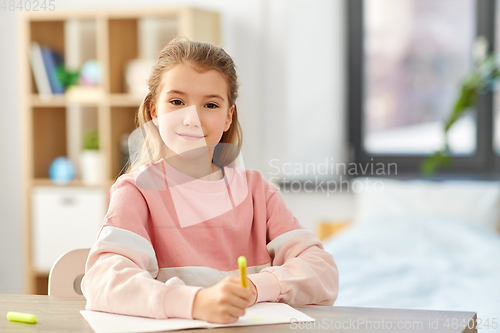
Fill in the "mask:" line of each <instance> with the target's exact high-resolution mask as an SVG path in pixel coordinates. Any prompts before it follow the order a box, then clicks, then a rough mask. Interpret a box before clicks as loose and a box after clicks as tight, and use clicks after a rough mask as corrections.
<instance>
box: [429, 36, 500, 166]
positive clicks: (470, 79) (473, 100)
mask: <svg viewBox="0 0 500 333" xmlns="http://www.w3.org/2000/svg"><path fill="white" fill-rule="evenodd" d="M473 55H474V59H475V62H476V63H475V66H474V68H473V70H472V71H471V72H470V73H469V74H468V75H467V76H466V77H465V78H464V79H463V81H462V83H461V86H460V93H459V95H458V97H457V99H456V100H455V103H454V105H453V109H452V110H451V113H450V115H449V116H448V119H447V120H446V122H445V124H444V125H445V126H444V129H443V130H444V135H445V141H444V144H443V147H442V148H441V149H440V150H438V151H436V152H434V154H433V155H431V156H428V157H426V158H425V159H424V161H423V162H422V164H421V165H420V170H421V172H422V173H423V174H424V175H433V174H435V173H436V172H437V171H439V169H442V168H446V167H448V166H450V165H451V163H452V157H451V152H450V147H449V145H448V138H447V133H448V131H449V129H450V127H451V126H452V125H453V124H454V123H455V122H456V121H457V119H459V118H460V117H461V116H462V115H464V114H465V113H466V112H468V111H470V110H471V109H473V108H474V107H475V106H476V104H477V100H478V96H479V95H480V94H484V93H486V92H488V91H492V90H496V84H497V81H498V80H499V79H500V55H497V54H496V53H494V52H492V53H490V54H489V55H488V41H487V39H486V38H485V37H483V36H480V37H478V38H477V40H476V42H475V45H474V49H473Z"/></svg>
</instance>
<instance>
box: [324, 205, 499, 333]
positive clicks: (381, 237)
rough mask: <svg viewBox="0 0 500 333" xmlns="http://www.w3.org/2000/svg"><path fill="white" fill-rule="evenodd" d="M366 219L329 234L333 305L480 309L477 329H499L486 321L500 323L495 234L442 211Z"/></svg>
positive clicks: (328, 247)
mask: <svg viewBox="0 0 500 333" xmlns="http://www.w3.org/2000/svg"><path fill="white" fill-rule="evenodd" d="M364 222H365V223H361V224H354V225H352V226H350V227H348V228H345V229H343V230H341V231H340V232H339V233H338V234H336V235H334V236H332V237H330V238H329V239H327V240H326V241H325V242H324V244H325V249H326V250H327V251H328V252H330V253H331V254H332V255H333V257H334V259H335V261H336V263H337V265H338V268H339V275H340V291H339V296H338V298H337V301H336V302H335V305H339V306H366V307H386V308H407V309H433V310H458V311H475V312H477V314H478V315H477V317H478V328H479V331H480V332H500V327H497V328H496V329H492V327H491V325H490V328H489V329H487V327H485V326H484V322H485V321H486V319H489V323H490V324H491V323H492V319H493V318H497V319H496V323H497V326H500V236H499V235H498V234H495V233H494V232H492V231H491V229H487V228H483V227H480V226H477V225H472V224H470V223H465V222H463V221H457V220H456V219H451V218H449V217H446V216H441V217H440V216H439V215H437V216H435V217H429V216H428V215H422V216H419V215H418V214H415V215H414V216H412V217H405V218H404V219H402V218H401V217H388V216H386V217H374V218H372V219H371V220H369V221H366V220H365V221H364ZM481 321H482V323H483V324H481ZM479 324H481V325H479Z"/></svg>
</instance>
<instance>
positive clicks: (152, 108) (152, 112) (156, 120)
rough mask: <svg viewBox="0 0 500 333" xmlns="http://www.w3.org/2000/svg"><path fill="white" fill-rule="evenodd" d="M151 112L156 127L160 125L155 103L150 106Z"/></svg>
mask: <svg viewBox="0 0 500 333" xmlns="http://www.w3.org/2000/svg"><path fill="white" fill-rule="evenodd" d="M149 110H150V112H149V113H150V114H151V119H152V120H153V124H155V126H156V127H158V117H157V115H156V109H155V107H154V105H151V106H150V108H149Z"/></svg>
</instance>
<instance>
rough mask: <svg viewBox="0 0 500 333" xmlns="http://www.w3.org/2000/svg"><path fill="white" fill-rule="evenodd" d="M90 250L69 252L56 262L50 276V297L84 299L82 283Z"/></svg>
mask: <svg viewBox="0 0 500 333" xmlns="http://www.w3.org/2000/svg"><path fill="white" fill-rule="evenodd" d="M89 252H90V249H77V250H72V251H69V252H67V253H65V254H63V255H62V256H60V257H59V259H57V260H56V262H55V263H54V265H53V266H52V268H51V270H50V274H49V295H51V296H57V297H83V293H82V289H81V287H80V283H81V281H82V278H83V275H85V263H86V261H87V257H88V256H89Z"/></svg>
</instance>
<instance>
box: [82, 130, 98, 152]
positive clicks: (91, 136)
mask: <svg viewBox="0 0 500 333" xmlns="http://www.w3.org/2000/svg"><path fill="white" fill-rule="evenodd" d="M83 149H89V150H98V149H99V132H98V131H97V130H95V129H94V130H91V131H88V132H87V133H85V135H84V137H83Z"/></svg>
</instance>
